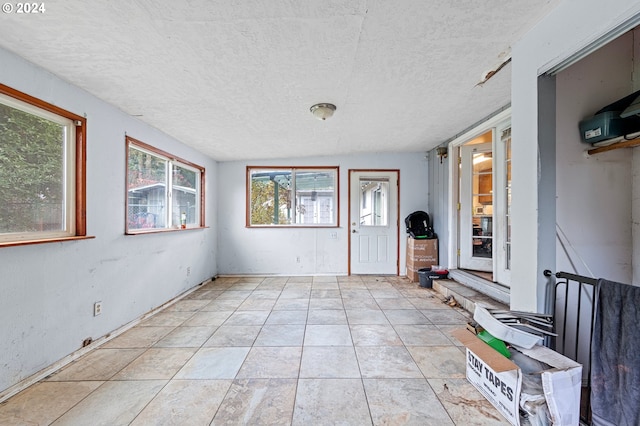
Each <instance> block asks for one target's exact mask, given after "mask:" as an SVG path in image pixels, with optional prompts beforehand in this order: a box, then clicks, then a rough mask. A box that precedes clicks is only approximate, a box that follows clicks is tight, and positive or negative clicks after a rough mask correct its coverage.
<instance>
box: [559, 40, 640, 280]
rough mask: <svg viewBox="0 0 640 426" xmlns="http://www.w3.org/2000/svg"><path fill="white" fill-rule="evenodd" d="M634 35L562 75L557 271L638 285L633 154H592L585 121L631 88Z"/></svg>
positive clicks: (602, 49)
mask: <svg viewBox="0 0 640 426" xmlns="http://www.w3.org/2000/svg"><path fill="white" fill-rule="evenodd" d="M632 46H633V37H632V34H631V33H627V34H625V35H623V36H621V37H620V38H618V39H616V40H615V41H613V42H611V43H609V44H607V45H606V46H604V47H602V48H601V49H599V50H598V51H596V52H595V53H593V54H591V55H589V56H588V57H586V58H585V59H583V60H581V61H579V62H578V63H576V64H574V65H572V66H571V67H569V68H568V69H566V70H564V71H562V72H560V73H559V74H558V75H557V77H556V87H557V109H556V122H557V127H556V132H557V133H556V155H557V157H556V160H557V162H556V167H557V168H556V178H557V180H556V194H557V198H556V209H557V210H556V214H557V215H556V221H557V223H558V226H559V228H560V229H561V230H562V233H560V235H559V237H558V238H557V248H556V253H557V258H556V259H557V260H556V270H558V271H565V272H571V273H576V274H579V275H586V276H592V274H593V276H594V277H596V278H600V277H603V278H607V279H611V280H614V281H619V282H624V283H631V276H632V268H631V253H632V252H633V250H632V239H631V186H632V178H631V171H632V164H631V160H632V155H631V153H632V151H631V150H630V149H620V150H615V151H608V152H603V153H600V154H595V155H592V156H586V155H585V150H587V149H590V148H593V146H591V144H585V143H582V142H581V140H580V132H579V131H578V122H580V120H583V119H585V118H588V117H591V116H592V115H593V114H594V113H595V112H596V111H598V110H600V109H601V108H603V107H604V106H606V105H608V104H610V103H612V102H614V101H617V100H619V99H621V98H623V97H625V96H627V95H628V94H630V93H632V91H633V88H632V82H631V72H632V61H631V59H632Z"/></svg>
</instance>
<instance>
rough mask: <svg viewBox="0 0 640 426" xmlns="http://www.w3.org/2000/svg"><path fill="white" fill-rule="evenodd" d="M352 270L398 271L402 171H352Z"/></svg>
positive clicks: (359, 272)
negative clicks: (399, 191) (399, 175)
mask: <svg viewBox="0 0 640 426" xmlns="http://www.w3.org/2000/svg"><path fill="white" fill-rule="evenodd" d="M349 185H350V191H349V193H350V200H349V203H350V205H349V211H350V216H351V217H350V218H349V237H350V247H351V250H350V251H351V252H350V255H349V256H350V259H349V261H350V270H351V273H352V274H385V275H397V274H398V232H399V231H398V172H397V171H355V170H351V171H350V172H349Z"/></svg>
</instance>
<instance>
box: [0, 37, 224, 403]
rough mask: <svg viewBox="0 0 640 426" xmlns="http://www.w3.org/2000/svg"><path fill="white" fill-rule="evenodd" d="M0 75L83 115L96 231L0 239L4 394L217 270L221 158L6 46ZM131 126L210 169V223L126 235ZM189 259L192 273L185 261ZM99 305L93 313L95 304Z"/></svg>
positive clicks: (90, 223)
mask: <svg viewBox="0 0 640 426" xmlns="http://www.w3.org/2000/svg"><path fill="white" fill-rule="evenodd" d="M0 64H2V65H1V66H0V82H2V83H3V84H6V85H8V86H10V87H12V88H14V89H17V90H20V91H22V92H26V93H28V94H30V95H32V96H35V97H37V98H40V99H42V100H44V101H47V102H49V103H52V104H55V105H57V106H59V107H61V108H64V109H66V110H68V111H71V112H73V113H76V114H82V115H84V114H86V117H87V230H88V234H89V235H92V236H95V238H94V239H88V240H81V241H74V242H57V243H48V244H37V245H28V246H17V247H4V248H0V291H1V294H2V296H1V297H0V324H2V327H0V395H1V393H2V390H5V389H7V388H9V387H11V386H12V385H14V384H16V383H17V382H19V381H21V380H23V379H25V378H27V377H28V376H30V375H32V374H34V373H36V372H38V371H39V370H41V369H43V368H45V367H48V366H49V365H51V364H53V363H55V362H57V361H58V360H60V359H62V358H64V357H65V356H67V355H69V354H71V353H73V352H74V351H76V350H78V349H79V348H80V347H81V345H82V341H83V340H84V339H86V338H89V337H91V338H93V339H94V340H95V339H97V338H99V337H101V336H104V335H106V334H107V333H109V332H111V331H113V330H116V329H118V328H119V327H121V326H123V325H125V324H127V323H129V322H131V321H133V320H135V319H137V318H139V317H140V316H141V315H143V314H144V313H146V312H148V311H150V310H152V309H154V308H156V307H158V306H160V305H162V304H163V303H165V302H167V301H168V300H170V299H172V298H173V297H175V296H177V295H179V294H181V293H183V292H184V291H186V290H188V289H189V288H191V287H193V286H194V285H197V284H199V283H200V282H202V281H204V280H206V279H208V278H210V277H212V276H213V275H215V273H216V252H215V249H216V228H215V226H216V221H217V218H216V204H215V202H214V200H215V198H216V186H215V183H214V182H215V178H216V175H217V170H216V169H217V164H216V163H215V162H214V161H213V160H211V159H210V158H207V157H205V156H203V155H201V154H199V153H197V152H195V151H194V150H192V149H190V148H188V147H186V146H185V145H183V144H181V143H179V142H178V141H176V140H174V139H172V138H170V137H168V136H167V135H165V134H162V133H160V132H159V131H157V130H155V129H153V128H150V127H149V126H146V125H144V124H143V123H141V122H140V121H138V120H137V119H135V118H133V117H130V116H128V115H127V114H125V113H123V112H122V111H120V110H118V109H116V108H114V107H112V106H110V105H108V104H106V103H105V102H102V101H100V100H98V99H97V98H95V97H93V96H91V95H89V94H88V93H86V92H84V91H82V90H80V89H79V88H77V87H74V86H72V85H70V84H68V83H66V82H64V81H62V80H61V79H59V78H57V77H55V76H53V75H51V74H49V73H47V72H45V71H43V70H41V69H39V68H37V67H35V66H34V65H32V64H30V63H27V62H26V61H24V60H22V59H20V58H18V57H17V56H15V55H13V54H11V53H9V52H7V51H5V50H1V49H0ZM125 132H126V133H127V134H129V135H131V136H133V137H135V138H137V139H139V140H142V141H144V142H146V143H149V144H151V145H154V146H156V147H158V148H160V149H162V150H165V151H167V152H170V153H172V154H175V155H176V156H179V157H182V158H184V159H187V160H189V161H192V162H194V163H196V164H199V165H201V166H203V167H205V168H206V194H207V202H206V223H207V225H208V226H210V228H207V229H202V230H189V231H184V232H170V233H163V234H151V235H140V236H125V235H124V225H125V224H124V217H125V212H124V209H125V170H126V165H125V142H124V137H125ZM187 267H190V268H191V270H190V275H189V276H187V273H186V269H187ZM95 301H102V303H103V313H102V315H100V316H97V317H94V316H93V303H94V302H95Z"/></svg>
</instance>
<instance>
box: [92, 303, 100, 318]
mask: <svg viewBox="0 0 640 426" xmlns="http://www.w3.org/2000/svg"><path fill="white" fill-rule="evenodd" d="M101 313H102V302H96V303H94V304H93V316H94V317H97V316H98V315H100V314H101Z"/></svg>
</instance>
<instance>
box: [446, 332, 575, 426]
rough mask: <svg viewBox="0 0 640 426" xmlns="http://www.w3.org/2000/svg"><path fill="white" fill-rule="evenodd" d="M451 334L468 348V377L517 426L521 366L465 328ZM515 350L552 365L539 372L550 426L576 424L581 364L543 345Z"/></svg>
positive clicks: (518, 423)
mask: <svg viewBox="0 0 640 426" xmlns="http://www.w3.org/2000/svg"><path fill="white" fill-rule="evenodd" d="M453 335H454V336H455V337H456V338H457V339H458V340H460V342H461V343H462V344H463V345H464V346H465V347H466V348H467V354H466V356H467V380H468V381H469V382H470V383H471V384H473V386H475V388H476V389H478V391H479V392H480V393H481V394H482V395H483V396H484V397H485V398H486V399H487V400H488V401H489V402H491V404H493V406H494V407H495V408H496V409H497V410H498V411H499V412H500V413H501V414H502V415H503V416H504V417H505V418H506V419H507V420H508V421H509V422H510V423H511V424H512V425H515V426H520V393H521V390H522V371H521V370H520V368H519V367H518V366H517V365H516V364H514V363H513V362H512V361H510V360H509V359H508V358H505V357H504V356H502V355H501V354H499V353H498V352H497V351H496V350H495V349H493V348H492V347H491V346H489V345H487V344H486V343H485V342H483V341H482V340H480V339H479V338H477V337H476V336H475V335H474V334H473V333H471V332H470V331H469V330H467V329H459V330H455V331H454V332H453ZM518 350H519V351H520V352H522V353H523V354H525V355H527V356H528V357H530V358H533V359H535V360H538V361H542V362H544V363H546V364H548V365H550V366H551V367H552V369H550V370H545V371H543V372H542V386H543V389H544V398H545V400H546V401H547V406H548V407H549V412H550V414H551V417H552V421H553V425H554V426H565V425H566V426H569V425H577V424H579V420H580V386H581V384H582V365H580V364H578V363H577V362H575V361H572V360H570V359H569V358H566V357H564V356H562V355H560V354H559V353H557V352H555V351H552V350H551V349H549V348H547V347H545V346H534V347H533V348H532V349H524V348H518Z"/></svg>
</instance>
